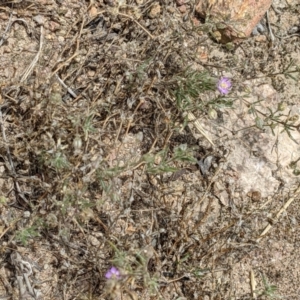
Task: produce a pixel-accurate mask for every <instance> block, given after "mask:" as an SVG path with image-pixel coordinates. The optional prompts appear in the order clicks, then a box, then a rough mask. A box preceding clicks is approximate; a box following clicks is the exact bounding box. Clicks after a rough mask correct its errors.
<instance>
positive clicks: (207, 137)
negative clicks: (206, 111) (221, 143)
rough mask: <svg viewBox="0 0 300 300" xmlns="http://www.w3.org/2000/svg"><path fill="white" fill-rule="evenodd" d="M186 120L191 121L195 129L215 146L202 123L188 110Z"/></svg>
mask: <svg viewBox="0 0 300 300" xmlns="http://www.w3.org/2000/svg"><path fill="white" fill-rule="evenodd" d="M187 117H188V120H189V121H190V122H193V124H194V125H195V127H196V128H197V130H198V131H199V132H200V133H201V134H202V135H203V136H204V137H205V138H206V139H207V140H208V141H209V142H210V143H211V145H212V146H215V144H214V142H213V141H212V140H211V139H210V137H209V136H208V134H207V133H206V131H205V130H204V129H203V127H202V125H201V124H200V122H199V120H197V119H196V117H195V116H194V114H193V113H191V112H189V113H188V114H187Z"/></svg>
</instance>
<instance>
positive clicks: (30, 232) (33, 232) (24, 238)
mask: <svg viewBox="0 0 300 300" xmlns="http://www.w3.org/2000/svg"><path fill="white" fill-rule="evenodd" d="M37 236H39V232H38V231H37V227H36V226H32V227H28V228H24V229H22V230H20V231H18V232H17V234H16V240H17V241H19V242H21V243H22V244H23V245H24V246H26V245H27V243H28V240H29V239H31V238H34V237H37Z"/></svg>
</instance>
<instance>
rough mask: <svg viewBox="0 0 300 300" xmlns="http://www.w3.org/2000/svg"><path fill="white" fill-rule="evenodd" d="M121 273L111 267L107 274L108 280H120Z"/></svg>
mask: <svg viewBox="0 0 300 300" xmlns="http://www.w3.org/2000/svg"><path fill="white" fill-rule="evenodd" d="M120 277H121V275H120V271H119V270H118V269H117V268H116V267H111V268H110V269H109V270H108V271H107V272H106V274H105V278H106V279H120Z"/></svg>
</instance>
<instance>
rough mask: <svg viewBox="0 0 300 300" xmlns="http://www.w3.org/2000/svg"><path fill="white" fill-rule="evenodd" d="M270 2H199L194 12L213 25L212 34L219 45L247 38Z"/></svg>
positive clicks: (229, 0) (241, 0)
mask: <svg viewBox="0 0 300 300" xmlns="http://www.w3.org/2000/svg"><path fill="white" fill-rule="evenodd" d="M271 3H272V0H200V2H199V4H198V5H197V7H196V12H197V13H198V14H199V15H200V16H201V17H202V18H205V20H206V23H211V24H212V25H213V27H214V28H213V30H212V34H213V35H214V37H215V38H216V39H217V40H218V41H219V42H221V43H224V44H225V43H228V42H232V41H238V40H241V39H243V38H246V37H248V36H249V35H250V34H251V32H252V30H253V29H254V27H255V26H256V25H257V23H258V22H259V21H260V20H261V19H262V17H263V15H264V14H265V13H266V11H267V10H268V9H269V8H270V6H271Z"/></svg>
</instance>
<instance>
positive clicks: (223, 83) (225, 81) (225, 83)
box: [218, 77, 231, 95]
mask: <svg viewBox="0 0 300 300" xmlns="http://www.w3.org/2000/svg"><path fill="white" fill-rule="evenodd" d="M230 88H231V80H230V78H227V77H221V78H220V80H219V82H218V90H219V92H220V93H221V94H222V95H226V94H228V93H229V90H230Z"/></svg>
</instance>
